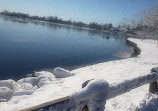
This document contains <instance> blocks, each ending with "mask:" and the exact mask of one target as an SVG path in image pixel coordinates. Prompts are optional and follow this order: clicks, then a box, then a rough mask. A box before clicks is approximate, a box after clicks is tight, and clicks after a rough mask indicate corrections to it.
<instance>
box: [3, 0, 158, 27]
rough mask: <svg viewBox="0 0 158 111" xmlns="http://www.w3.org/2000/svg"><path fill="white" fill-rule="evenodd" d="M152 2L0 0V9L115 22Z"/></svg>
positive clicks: (88, 20) (134, 0)
mask: <svg viewBox="0 0 158 111" xmlns="http://www.w3.org/2000/svg"><path fill="white" fill-rule="evenodd" d="M154 3H158V0H0V11H3V10H9V11H16V12H24V13H28V14H31V15H39V16H58V17H59V18H62V19H64V20H68V19H71V20H75V21H82V22H86V23H89V22H97V23H110V22H111V23H113V24H117V23H119V22H121V21H122V20H123V18H130V17H132V16H134V14H135V13H137V12H138V11H142V10H144V9H146V8H148V7H149V6H150V5H152V4H154Z"/></svg>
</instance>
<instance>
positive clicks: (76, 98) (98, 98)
mask: <svg viewBox="0 0 158 111" xmlns="http://www.w3.org/2000/svg"><path fill="white" fill-rule="evenodd" d="M157 80H158V68H153V69H152V72H151V73H150V74H148V75H145V76H141V77H138V78H134V79H131V80H126V81H124V82H122V83H119V84H114V85H110V84H109V83H108V82H106V81H105V80H91V81H89V83H88V84H87V86H86V87H84V88H83V89H82V90H81V91H80V92H76V93H74V94H72V95H71V96H67V97H64V98H60V99H57V100H53V101H50V102H47V103H43V104H40V105H37V106H34V107H30V108H27V109H24V110H21V111H32V110H40V111H88V110H89V111H104V109H105V104H106V101H107V100H108V99H111V98H114V97H116V96H119V95H121V94H124V93H126V92H128V91H130V90H132V89H135V88H137V87H140V86H142V85H145V84H148V83H150V86H149V91H150V92H152V93H155V92H157V91H158V88H157V87H158V86H157Z"/></svg>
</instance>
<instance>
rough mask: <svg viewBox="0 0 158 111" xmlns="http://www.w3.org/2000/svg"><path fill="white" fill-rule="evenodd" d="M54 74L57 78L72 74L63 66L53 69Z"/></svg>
mask: <svg viewBox="0 0 158 111" xmlns="http://www.w3.org/2000/svg"><path fill="white" fill-rule="evenodd" d="M53 74H54V75H55V77H56V78H65V77H69V76H70V72H69V71H68V70H65V69H63V68H60V67H57V68H55V69H54V70H53Z"/></svg>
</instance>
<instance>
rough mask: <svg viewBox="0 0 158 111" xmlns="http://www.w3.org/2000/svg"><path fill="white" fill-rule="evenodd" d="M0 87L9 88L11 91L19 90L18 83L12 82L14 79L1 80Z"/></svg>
mask: <svg viewBox="0 0 158 111" xmlns="http://www.w3.org/2000/svg"><path fill="white" fill-rule="evenodd" d="M0 87H7V88H9V89H10V90H15V89H17V88H18V86H17V83H16V82H15V81H14V80H12V79H9V80H1V81H0Z"/></svg>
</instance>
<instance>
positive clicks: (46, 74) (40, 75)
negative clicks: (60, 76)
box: [34, 71, 55, 81]
mask: <svg viewBox="0 0 158 111" xmlns="http://www.w3.org/2000/svg"><path fill="white" fill-rule="evenodd" d="M34 75H35V76H36V77H38V80H40V79H43V78H48V79H49V80H50V81H53V80H55V76H54V74H53V73H51V72H47V71H41V72H35V73H34Z"/></svg>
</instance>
